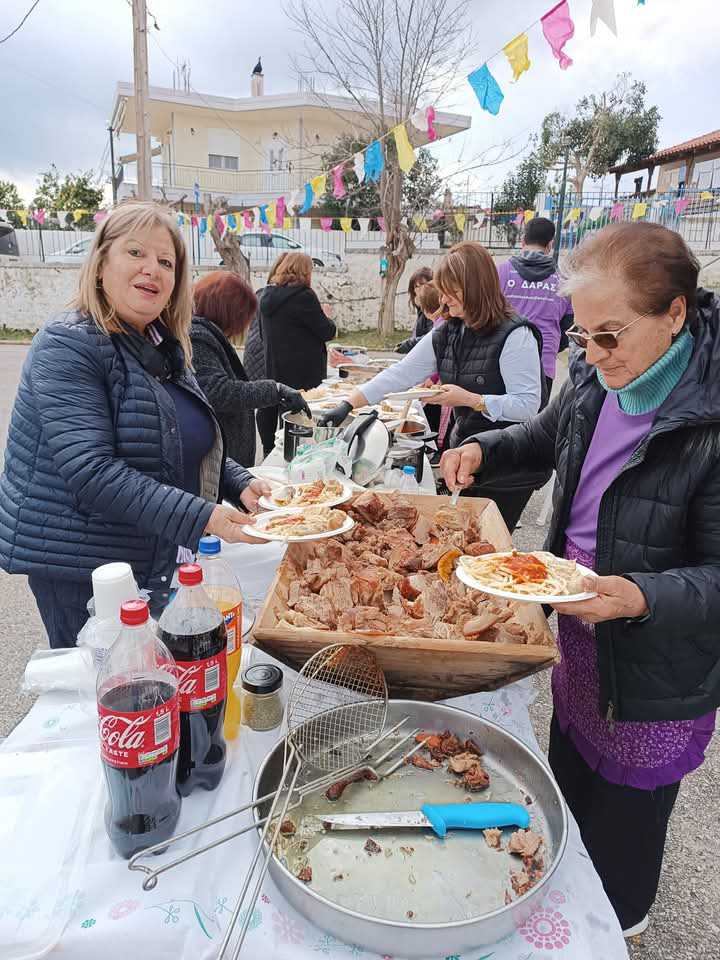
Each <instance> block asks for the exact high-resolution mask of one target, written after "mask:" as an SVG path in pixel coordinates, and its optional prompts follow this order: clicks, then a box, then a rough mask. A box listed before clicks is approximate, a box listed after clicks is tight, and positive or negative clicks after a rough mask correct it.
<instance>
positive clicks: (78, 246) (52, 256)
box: [45, 237, 93, 263]
mask: <svg viewBox="0 0 720 960" xmlns="http://www.w3.org/2000/svg"><path fill="white" fill-rule="evenodd" d="M92 240H93V238H92V237H83V238H82V240H76V241H75V243H71V244H70V246H69V247H67V248H66V249H65V250H62V251H61V252H60V253H46V254H45V260H46V261H47V262H48V263H80V261H81V260H84V259H85V256H86V255H87V252H88V250H89V249H90V244H91V243H92Z"/></svg>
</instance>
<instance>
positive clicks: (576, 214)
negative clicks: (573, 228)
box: [566, 207, 582, 223]
mask: <svg viewBox="0 0 720 960" xmlns="http://www.w3.org/2000/svg"><path fill="white" fill-rule="evenodd" d="M581 213H582V210H581V208H580V207H573V208H572V210H571V211H570V213H569V214H568V215H567V220H566V222H568V221H569V222H570V223H575V221H576V220H579V219H580V214H581Z"/></svg>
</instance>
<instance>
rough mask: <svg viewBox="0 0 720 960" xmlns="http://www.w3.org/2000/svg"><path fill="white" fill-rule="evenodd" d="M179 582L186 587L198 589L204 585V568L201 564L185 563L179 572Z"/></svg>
mask: <svg viewBox="0 0 720 960" xmlns="http://www.w3.org/2000/svg"><path fill="white" fill-rule="evenodd" d="M178 580H179V581H180V583H181V584H182V585H183V586H184V587H196V586H197V585H198V584H199V583H202V567H201V566H200V564H199V563H184V564H183V565H182V566H181V567H180V569H179V570H178Z"/></svg>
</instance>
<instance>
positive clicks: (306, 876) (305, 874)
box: [297, 866, 312, 883]
mask: <svg viewBox="0 0 720 960" xmlns="http://www.w3.org/2000/svg"><path fill="white" fill-rule="evenodd" d="M297 878H298V880H301V881H302V882H303V883H312V867H310V866H305V867H300V870H299V871H298V873H297Z"/></svg>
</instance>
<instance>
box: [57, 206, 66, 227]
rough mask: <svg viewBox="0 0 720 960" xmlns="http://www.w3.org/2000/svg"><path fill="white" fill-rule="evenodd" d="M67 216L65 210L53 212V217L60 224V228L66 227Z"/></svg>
mask: <svg viewBox="0 0 720 960" xmlns="http://www.w3.org/2000/svg"><path fill="white" fill-rule="evenodd" d="M67 215H68V211H67V210H56V211H55V216H56V217H57V218H58V223H59V224H60V226H61V227H66V226H67Z"/></svg>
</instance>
